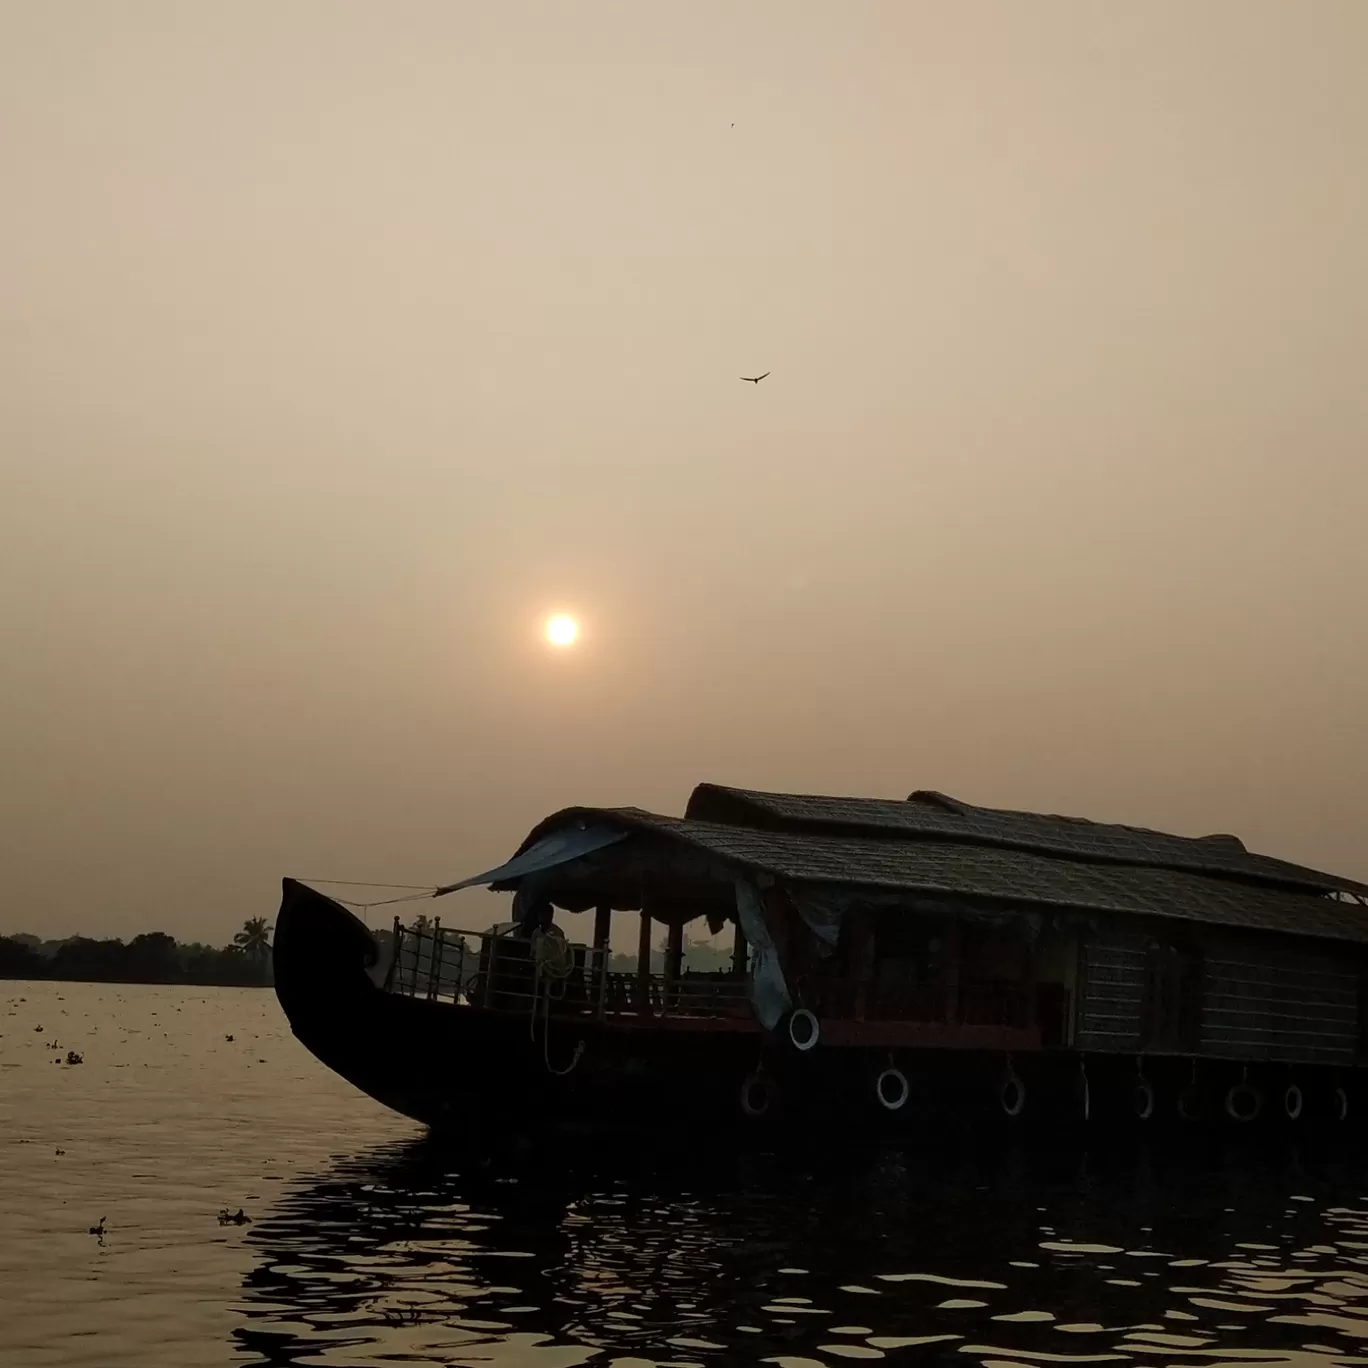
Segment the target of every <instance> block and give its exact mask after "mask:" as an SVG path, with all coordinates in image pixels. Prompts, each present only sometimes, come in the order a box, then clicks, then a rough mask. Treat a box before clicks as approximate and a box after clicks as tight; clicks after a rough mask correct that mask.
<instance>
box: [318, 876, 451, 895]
mask: <svg viewBox="0 0 1368 1368" xmlns="http://www.w3.org/2000/svg"><path fill="white" fill-rule="evenodd" d="M299 882H300V883H307V884H318V883H324V884H332V885H333V887H335V888H408V889H415V890H417V891H418V892H419V893H432V892H434V891H435V885H433V884H404V883H374V882H368V881H367V880H365V879H300V880H299Z"/></svg>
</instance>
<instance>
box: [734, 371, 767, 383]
mask: <svg viewBox="0 0 1368 1368" xmlns="http://www.w3.org/2000/svg"><path fill="white" fill-rule="evenodd" d="M768 374H769V371H766V372H765V375H768ZM765 375H743V376H741V379H742V380H749V381H750V382H751V384H752V385H758V384H759V383H760V382H761V381H762V380H763V379H764V378H765Z"/></svg>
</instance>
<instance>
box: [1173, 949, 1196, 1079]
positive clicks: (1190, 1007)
mask: <svg viewBox="0 0 1368 1368" xmlns="http://www.w3.org/2000/svg"><path fill="white" fill-rule="evenodd" d="M1203 972H1204V971H1203V965H1202V952H1201V951H1200V950H1197V949H1192V948H1188V949H1186V950H1183V951H1180V952H1179V955H1178V985H1177V999H1178V1002H1177V1007H1178V1013H1177V1015H1178V1020H1177V1027H1178V1030H1177V1038H1176V1039H1175V1040H1174V1041H1173V1045H1174V1048H1176V1049H1177V1050H1179V1051H1180V1052H1181V1053H1183V1054H1196V1053H1197V1051H1198V1049H1199V1048H1200V1046H1201V1039H1202V977H1203Z"/></svg>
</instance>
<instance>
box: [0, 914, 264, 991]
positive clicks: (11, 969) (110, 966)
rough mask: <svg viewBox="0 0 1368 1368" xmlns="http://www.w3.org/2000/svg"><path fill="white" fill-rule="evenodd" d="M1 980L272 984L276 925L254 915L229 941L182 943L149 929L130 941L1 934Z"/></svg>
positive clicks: (261, 986)
mask: <svg viewBox="0 0 1368 1368" xmlns="http://www.w3.org/2000/svg"><path fill="white" fill-rule="evenodd" d="M0 979H33V980H44V979H46V980H56V981H59V982H67V983H184V984H190V985H194V986H199V987H211V988H212V987H230V988H269V987H270V986H271V985H272V983H273V981H274V980H273V978H272V975H271V927H270V925H269V924H268V923H267V921H266V919H265V918H264V917H252V918H250V919H249V920H248V921H246V922H245V923H244V924H243V927H242V930H241V931H239V932H238V933H237V935H236V936H234V937H233V939H232V942H231V943H230V944H228V945H225V946H213V945H201V944H200V943H198V942H190V943H188V944H181V943H180V942H179V941H177V940H176V939H175V937H173V936H168V935H167V934H166V933H165V932H164V931H148V932H145V933H143V934H142V935H140V936H134V937H133V939H132V940H130V941H127V942H124V941H122V940H96V939H93V938H91V937H89V936H69V937H67V938H66V939H64V940H43V939H42V938H41V937H39V936H32V935H28V934H22V933H21V934H18V935H13V936H0Z"/></svg>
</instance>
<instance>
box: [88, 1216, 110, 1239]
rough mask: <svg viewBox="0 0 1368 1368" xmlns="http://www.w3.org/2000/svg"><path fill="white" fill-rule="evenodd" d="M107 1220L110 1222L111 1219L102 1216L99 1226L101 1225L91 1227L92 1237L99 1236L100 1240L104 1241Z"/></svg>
mask: <svg viewBox="0 0 1368 1368" xmlns="http://www.w3.org/2000/svg"><path fill="white" fill-rule="evenodd" d="M107 1220H109V1217H108V1216H101V1217H100V1224H99V1225H93V1226H91V1227H90V1231H89V1233H90V1234H91V1235H98V1236H99V1237H100V1239H102V1240H103V1239H104V1233H105V1222H106V1221H107Z"/></svg>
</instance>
